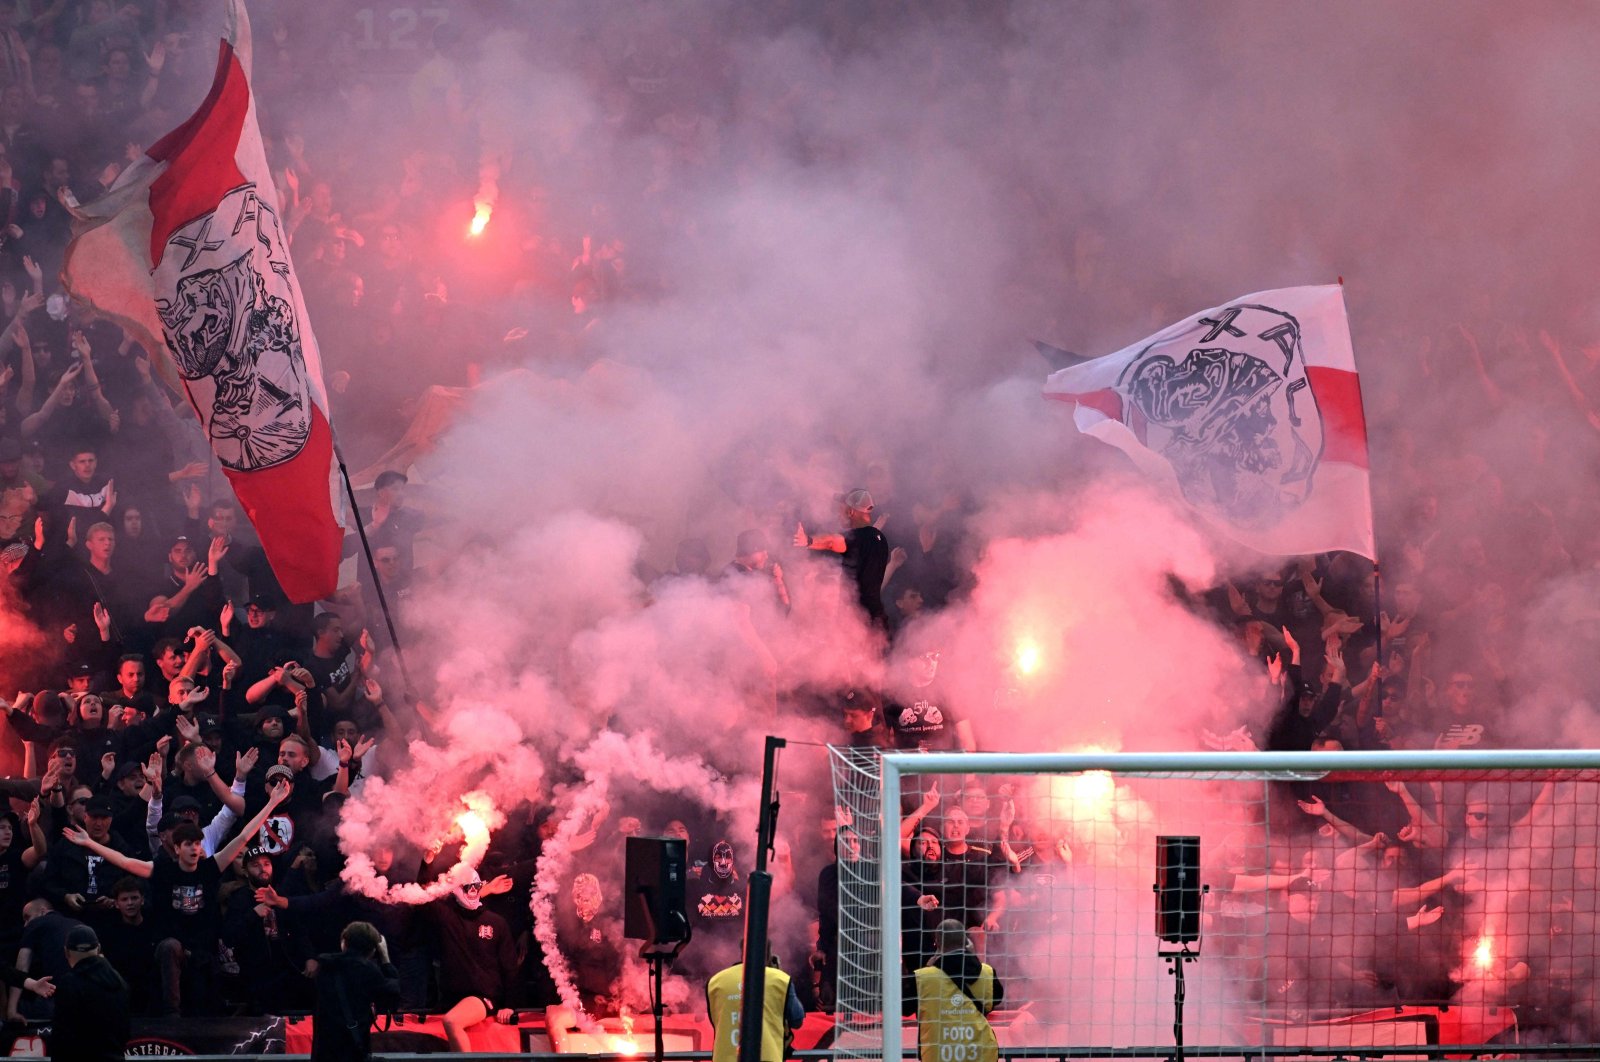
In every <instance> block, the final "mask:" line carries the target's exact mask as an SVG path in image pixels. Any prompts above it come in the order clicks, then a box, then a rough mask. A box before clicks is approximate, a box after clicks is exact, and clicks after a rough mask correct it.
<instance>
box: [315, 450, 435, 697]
mask: <svg viewBox="0 0 1600 1062" xmlns="http://www.w3.org/2000/svg"><path fill="white" fill-rule="evenodd" d="M333 459H334V460H335V461H337V462H338V463H339V478H340V479H343V480H344V493H345V497H347V498H349V499H350V513H351V515H352V516H354V517H355V521H356V534H358V535H360V536H361V552H362V554H363V555H364V556H365V557H366V558H367V571H368V572H370V573H371V575H372V588H373V589H374V590H376V591H377V592H378V608H380V609H381V610H382V611H383V622H384V625H385V626H387V627H388V628H389V644H391V645H393V646H394V658H395V660H396V662H398V663H399V665H400V681H401V682H404V683H405V685H406V700H408V701H412V702H415V701H416V699H417V694H416V687H415V686H413V685H412V684H411V671H410V669H409V668H407V667H406V653H405V650H404V649H402V648H401V647H400V635H399V633H398V632H396V630H395V627H394V616H393V615H392V614H390V612H389V598H388V595H386V594H385V593H384V592H383V579H382V577H380V576H379V575H378V566H377V564H375V563H374V562H373V560H372V543H371V542H369V541H367V528H366V525H365V524H363V523H362V522H361V506H360V505H358V504H357V503H356V488H355V487H354V486H353V485H352V484H351V483H350V470H349V469H348V468H346V467H345V464H344V451H343V450H341V449H339V444H338V443H334V446H333Z"/></svg>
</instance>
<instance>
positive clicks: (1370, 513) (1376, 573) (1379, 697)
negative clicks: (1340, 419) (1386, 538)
mask: <svg viewBox="0 0 1600 1062" xmlns="http://www.w3.org/2000/svg"><path fill="white" fill-rule="evenodd" d="M1339 288H1340V297H1341V301H1343V289H1344V274H1342V273H1341V274H1340V275H1339ZM1349 321H1350V311H1349V308H1348V307H1346V309H1345V323H1346V326H1348V325H1349ZM1355 345H1356V341H1355V336H1353V335H1352V336H1351V337H1350V348H1351V353H1352V354H1354V352H1355ZM1358 379H1359V377H1358ZM1365 407H1366V403H1365V402H1363V403H1362V419H1363V422H1364V421H1365V419H1366V408H1365ZM1363 430H1365V424H1364V423H1363ZM1366 435H1367V519H1369V520H1371V521H1372V552H1373V553H1374V554H1376V553H1377V552H1378V520H1377V514H1376V512H1375V511H1374V508H1373V504H1372V433H1371V432H1370V431H1368V432H1366ZM1372 628H1373V630H1375V631H1376V632H1377V638H1376V639H1375V640H1374V645H1375V646H1376V648H1377V654H1378V655H1377V658H1376V660H1375V661H1374V663H1376V664H1377V667H1378V672H1377V688H1376V689H1375V690H1374V691H1373V696H1374V698H1375V699H1376V701H1377V703H1376V705H1375V706H1374V707H1373V714H1374V715H1382V714H1383V566H1382V565H1381V564H1379V563H1378V558H1377V557H1376V556H1374V557H1373V558H1372Z"/></svg>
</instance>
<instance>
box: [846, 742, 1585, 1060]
mask: <svg viewBox="0 0 1600 1062" xmlns="http://www.w3.org/2000/svg"><path fill="white" fill-rule="evenodd" d="M832 767H833V780H834V795H835V802H836V804H837V806H838V807H837V816H836V820H837V822H838V824H839V840H838V843H837V846H836V849H837V855H836V862H837V876H838V893H839V910H838V932H837V941H836V942H835V941H823V942H822V947H823V950H824V952H825V953H826V952H827V951H828V950H829V948H830V947H831V946H835V945H836V947H837V952H836V954H837V960H836V962H834V963H832V964H831V968H832V969H835V970H836V974H835V975H834V977H835V982H836V983H835V984H834V985H833V986H832V987H833V996H834V998H835V999H836V1005H835V1007H836V1012H835V1019H836V1021H835V1034H834V1042H833V1045H832V1046H833V1049H834V1050H835V1052H836V1053H837V1054H838V1055H840V1056H841V1057H845V1058H862V1059H871V1058H882V1057H889V1058H897V1057H901V1055H902V1053H904V1054H906V1055H910V1054H912V1053H914V1052H915V1050H916V1039H917V1023H916V1020H915V1018H914V1017H911V1016H910V1015H911V1014H912V1011H913V1010H914V1009H915V1003H916V991H917V990H916V979H915V977H914V975H913V974H912V973H911V971H914V970H915V969H917V968H919V967H924V966H928V965H930V964H931V965H942V966H944V967H945V968H946V969H947V970H949V969H950V968H952V966H953V965H958V964H959V957H956V956H948V957H945V958H941V957H940V956H941V951H940V946H939V945H940V940H941V936H943V937H945V938H948V937H949V936H950V934H949V933H948V932H946V933H944V934H941V931H940V930H941V924H943V923H947V922H948V921H949V920H954V921H955V922H957V923H959V924H960V925H961V926H963V927H965V928H966V930H967V933H966V943H967V947H968V948H969V949H970V950H971V951H972V952H974V953H975V954H976V955H977V956H978V957H979V958H980V959H981V961H982V962H983V963H986V964H988V965H989V966H990V967H992V968H993V971H994V975H995V977H996V978H997V979H998V982H999V984H1000V986H1001V989H1002V992H1003V995H1002V998H1001V999H1000V1001H999V1002H998V1004H997V1006H996V1008H995V1011H994V1014H993V1015H992V1017H991V1024H992V1025H993V1027H994V1029H995V1033H996V1036H997V1038H998V1040H999V1043H1000V1045H1001V1047H1002V1049H1009V1048H1018V1049H1048V1050H1050V1051H1052V1052H1056V1051H1059V1052H1060V1053H1061V1054H1063V1055H1068V1054H1070V1055H1075V1056H1079V1057H1093V1056H1094V1055H1095V1054H1096V1052H1101V1051H1103V1052H1108V1053H1109V1052H1116V1053H1118V1054H1122V1055H1128V1054H1146V1053H1147V1054H1149V1055H1151V1056H1163V1057H1164V1056H1170V1055H1171V1054H1172V1047H1173V1044H1174V1040H1175V1038H1176V1036H1177V1035H1179V1034H1181V1035H1182V1037H1183V1042H1184V1043H1185V1045H1186V1046H1188V1047H1190V1048H1193V1049H1196V1050H1200V1049H1203V1048H1206V1047H1211V1048H1232V1047H1289V1046H1306V1047H1324V1048H1326V1047H1343V1046H1359V1047H1363V1048H1367V1049H1370V1050H1369V1052H1368V1053H1377V1052H1383V1051H1386V1050H1387V1051H1391V1052H1394V1053H1396V1054H1402V1053H1405V1051H1406V1049H1408V1048H1412V1049H1415V1048H1417V1047H1420V1046H1422V1045H1429V1044H1432V1045H1438V1044H1486V1043H1496V1044H1499V1043H1528V1042H1535V1043H1552V1044H1584V1045H1588V1044H1594V1043H1596V1042H1597V1041H1600V964H1597V962H1596V956H1597V951H1600V946H1597V936H1596V930H1597V928H1600V927H1597V925H1596V922H1597V918H1600V910H1597V906H1600V905H1597V902H1596V901H1597V892H1600V880H1597V879H1600V787H1597V786H1596V784H1595V783H1596V782H1597V781H1600V752H1566V751H1543V750H1539V751H1509V750H1508V751H1500V752H1493V751H1478V750H1474V751H1438V752H1433V751H1429V752H1383V753H1358V752H1343V753H1340V752H1317V753H1171V754H1070V755H1068V754H1063V755H1026V754H970V755H963V754H957V753H940V754H928V755H918V754H883V755H879V754H878V753H877V752H875V751H870V750H861V749H834V750H833V751H832ZM948 928H949V927H948V926H947V925H946V926H945V929H946V930H948ZM955 939H956V940H957V941H958V942H959V940H960V937H959V935H957V936H956V937H955ZM1175 970H1181V972H1182V975H1183V976H1182V977H1181V978H1178V977H1175V976H1174V971H1175ZM1180 982H1181V985H1182V987H1183V988H1184V989H1185V992H1184V998H1183V1001H1182V1004H1183V1005H1182V1017H1183V1020H1182V1023H1181V1028H1175V1024H1176V1017H1177V1002H1178V1000H1177V991H1176V990H1177V989H1178V988H1179V986H1180ZM929 983H930V984H933V983H940V984H942V983H943V982H933V981H930V982H929ZM886 1015H887V1016H888V1018H887V1020H886V1018H885V1016H886ZM902 1015H905V1017H904V1018H903V1019H902V1017H901V1016H902ZM941 1051H942V1052H943V1053H942V1054H941V1053H939V1052H941ZM1013 1053H1022V1052H1013ZM934 1057H936V1058H938V1059H939V1062H968V1059H969V1058H971V1059H975V1058H976V1057H977V1056H976V1054H975V1053H973V1052H972V1050H971V1048H970V1047H967V1046H964V1045H963V1044H960V1043H952V1044H941V1045H936V1047H935V1051H934ZM1416 1057H1422V1055H1420V1054H1419V1055H1416Z"/></svg>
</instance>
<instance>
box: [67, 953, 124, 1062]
mask: <svg viewBox="0 0 1600 1062" xmlns="http://www.w3.org/2000/svg"><path fill="white" fill-rule="evenodd" d="M55 1004H56V1016H55V1021H54V1023H53V1025H52V1032H51V1034H50V1057H51V1058H59V1059H70V1060H71V1062H102V1060H110V1059H116V1060H117V1062H122V1059H123V1058H124V1057H125V1052H126V1050H127V1045H128V1036H129V1032H128V1025H129V1020H130V1019H129V1012H130V1010H131V1008H130V1005H129V1003H128V984H127V982H126V981H124V980H123V979H122V975H121V974H119V973H117V971H116V970H115V969H114V968H112V965H111V964H110V963H109V962H107V961H106V960H105V959H103V958H101V957H100V956H99V955H93V956H90V957H89V958H87V959H84V960H82V961H81V962H79V963H78V965H76V966H74V967H73V968H72V970H71V972H69V973H68V974H67V975H66V976H65V977H62V978H61V979H60V980H58V981H57V982H56V994H55Z"/></svg>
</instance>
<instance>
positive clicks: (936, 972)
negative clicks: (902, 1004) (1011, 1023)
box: [917, 963, 1000, 1062]
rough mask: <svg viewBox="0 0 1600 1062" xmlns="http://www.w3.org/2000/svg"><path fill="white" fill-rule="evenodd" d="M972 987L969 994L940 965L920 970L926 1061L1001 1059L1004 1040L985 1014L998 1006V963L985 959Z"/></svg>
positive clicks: (920, 1046) (920, 1033) (921, 1043)
mask: <svg viewBox="0 0 1600 1062" xmlns="http://www.w3.org/2000/svg"><path fill="white" fill-rule="evenodd" d="M970 987H971V991H972V995H971V996H970V997H969V996H968V995H967V993H965V992H963V991H961V989H959V988H957V987H956V983H955V982H954V981H952V980H951V979H950V975H949V974H947V973H945V972H944V971H943V970H941V969H939V968H938V967H937V966H924V967H923V968H922V969H920V970H918V971H917V1052H918V1054H920V1055H921V1056H922V1062H998V1060H999V1058H1000V1044H999V1042H998V1041H997V1040H995V1038H994V1030H993V1029H992V1028H990V1027H989V1019H988V1018H986V1017H984V1015H985V1014H987V1013H988V1012H989V1011H991V1010H993V1009H994V967H992V966H989V965H988V964H987V963H985V964H984V965H983V969H982V972H981V973H979V974H978V979H977V980H976V981H974V982H973V983H972V985H971V986H970ZM974 999H976V1000H977V1002H976V1003H975V1002H973V1000H974ZM980 1003H981V1004H982V1005H983V1006H982V1009H981V1010H980V1009H979V1006H978V1004H980Z"/></svg>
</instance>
